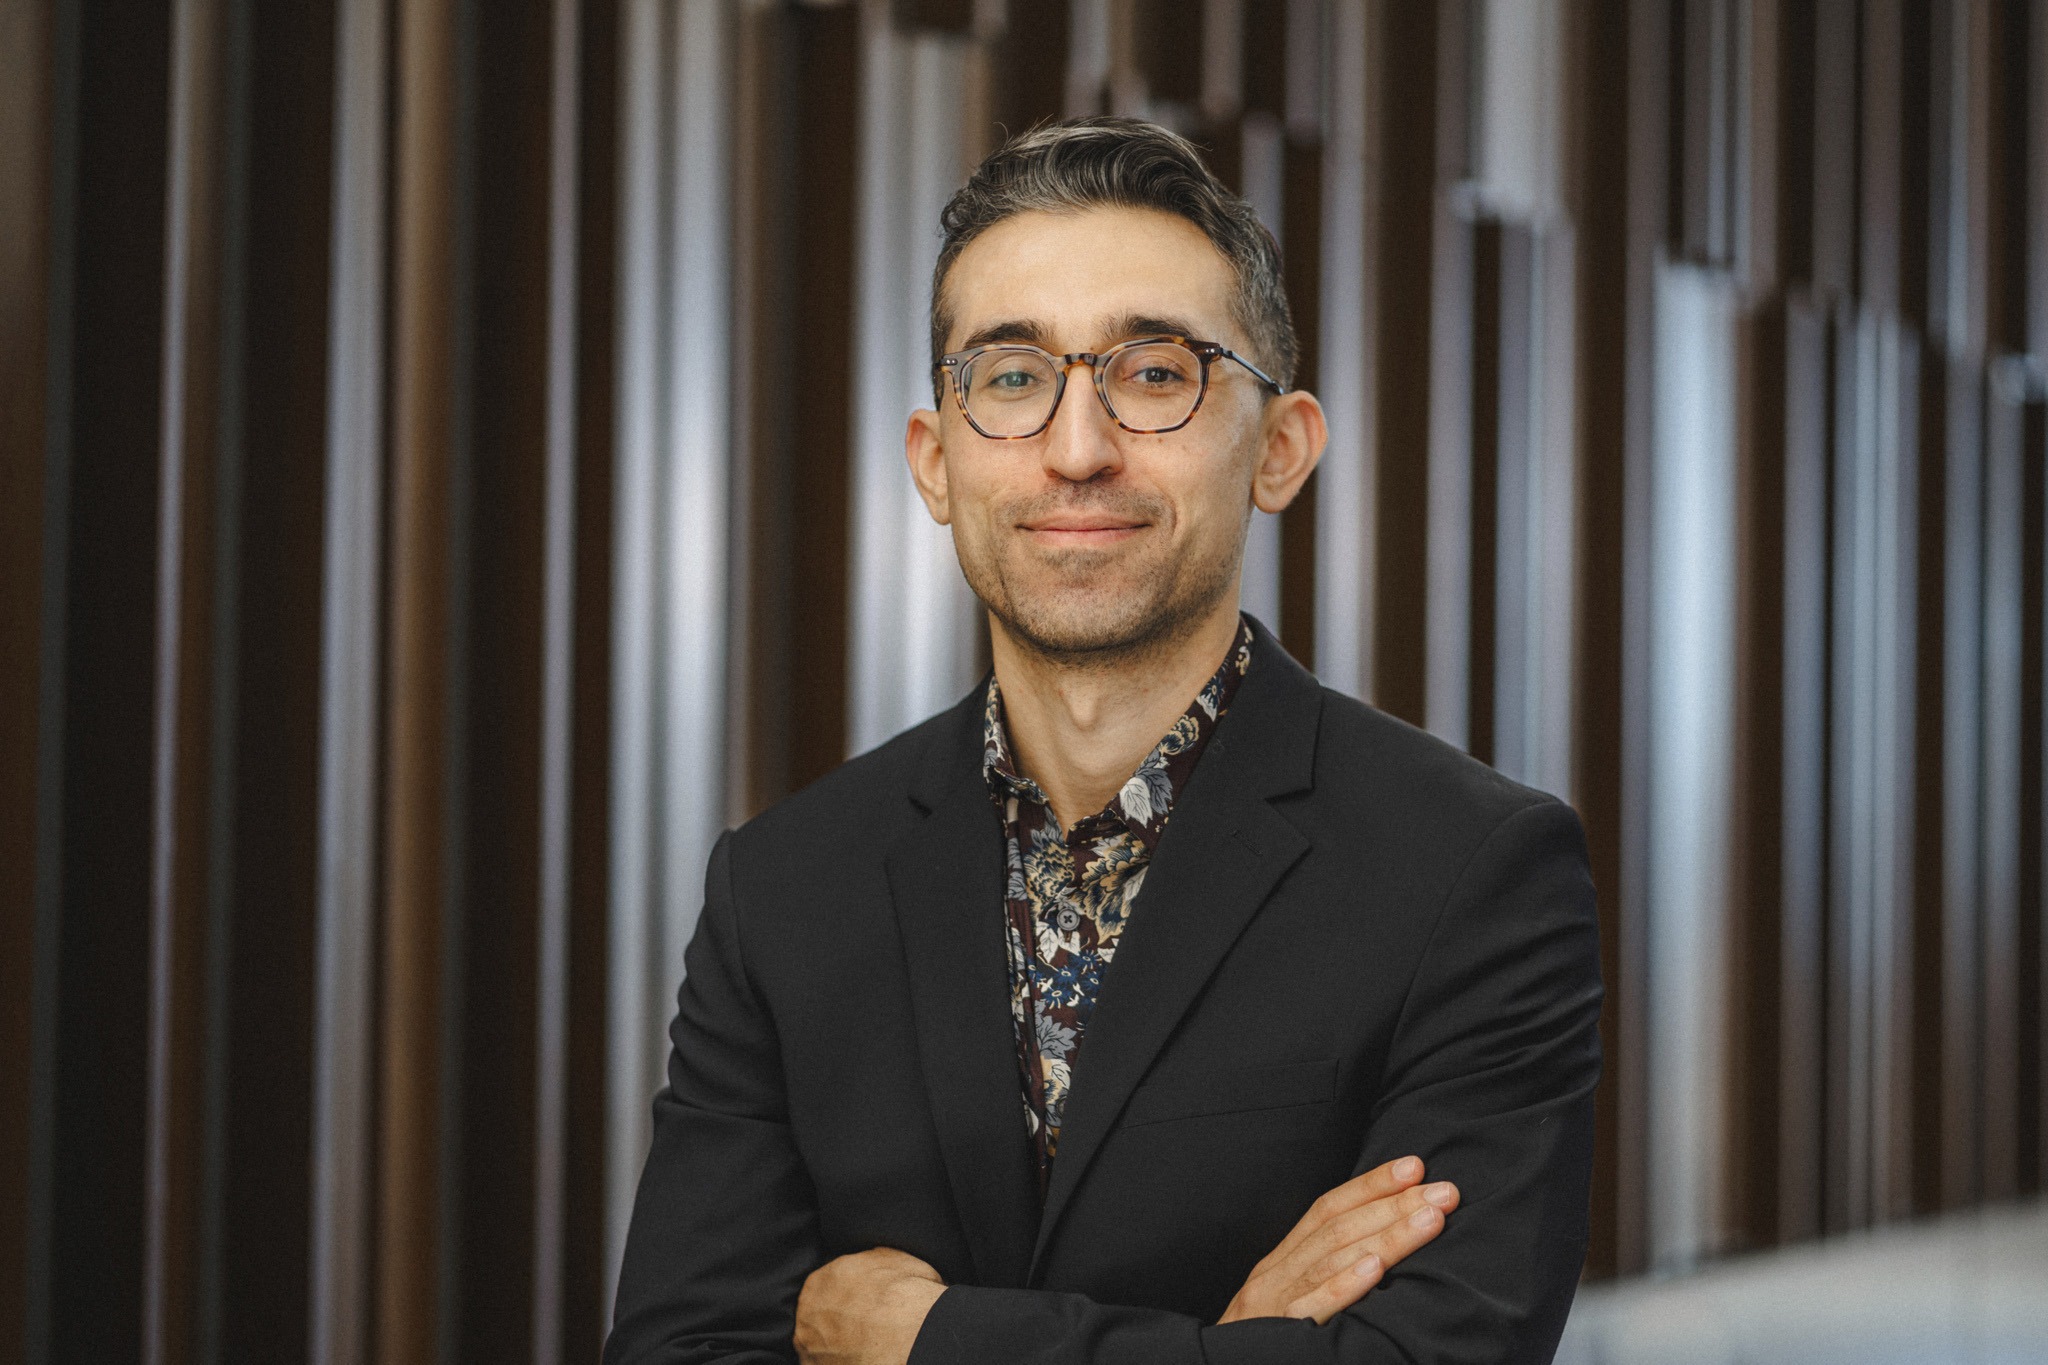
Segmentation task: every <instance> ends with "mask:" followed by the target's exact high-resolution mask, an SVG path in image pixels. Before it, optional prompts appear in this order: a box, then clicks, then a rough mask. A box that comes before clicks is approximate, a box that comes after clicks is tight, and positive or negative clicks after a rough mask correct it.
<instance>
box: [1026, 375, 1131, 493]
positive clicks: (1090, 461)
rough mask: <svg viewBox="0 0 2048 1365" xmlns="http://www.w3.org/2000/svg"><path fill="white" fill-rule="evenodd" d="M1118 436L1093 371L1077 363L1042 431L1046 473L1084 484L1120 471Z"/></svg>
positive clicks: (1117, 429)
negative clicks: (1049, 420)
mask: <svg viewBox="0 0 2048 1365" xmlns="http://www.w3.org/2000/svg"><path fill="white" fill-rule="evenodd" d="M1121 434H1122V432H1121V429H1120V428H1119V427H1118V426H1117V424H1116V423H1115V421H1113V420H1112V419H1111V418H1110V415H1109V413H1108V411H1107V410H1106V409H1105V408H1104V407H1103V406H1102V400H1101V396H1100V395H1099V394H1098V393H1097V392H1096V389H1095V373H1094V371H1093V370H1091V369H1089V367H1088V366H1087V364H1086V363H1084V362H1082V361H1079V360H1077V361H1075V362H1074V363H1073V364H1072V365H1069V366H1068V367H1067V390H1066V393H1065V394H1064V395H1063V396H1062V397H1061V399H1060V406H1059V411H1057V412H1055V413H1053V415H1052V425H1051V426H1050V427H1048V428H1046V431H1045V445H1044V455H1043V459H1044V461H1045V467H1046V470H1047V471H1048V472H1050V473H1053V474H1057V475H1058V476H1059V477H1060V478H1062V479H1065V480H1067V481H1068V482H1070V483H1086V482H1087V481H1088V480H1090V479H1092V478H1094V477H1095V476H1096V475H1098V474H1103V473H1110V472H1114V471H1116V470H1118V469H1121V468H1123V463H1124V455H1123V450H1122V448H1121V447H1120V446H1119V445H1118V444H1117V437H1118V436H1119V435H1121Z"/></svg>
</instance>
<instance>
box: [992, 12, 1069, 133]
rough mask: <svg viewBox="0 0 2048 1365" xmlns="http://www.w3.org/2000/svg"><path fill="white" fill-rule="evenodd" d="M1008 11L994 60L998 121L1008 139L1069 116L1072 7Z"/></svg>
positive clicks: (999, 128) (1000, 130)
mask: <svg viewBox="0 0 2048 1365" xmlns="http://www.w3.org/2000/svg"><path fill="white" fill-rule="evenodd" d="M1009 8H1010V15H1009V21H1008V22H1007V23H1006V24H1005V25H1004V26H1003V31H1002V33H1001V35H1000V36H998V37H997V39H996V41H995V44H994V51H993V53H992V54H991V57H990V66H991V67H992V69H993V70H994V73H995V78H996V79H995V84H996V89H995V95H994V99H993V101H992V103H993V105H994V109H995V119H996V124H997V128H998V131H999V133H1000V134H1001V136H1002V137H1006V138H1007V137H1014V136H1016V135H1017V134H1018V133H1021V132H1023V131H1024V130H1025V129H1027V128H1031V127H1033V126H1035V125H1037V124H1040V123H1043V122H1046V121H1047V120H1049V119H1056V118H1059V117H1060V116H1061V115H1063V114H1064V113H1065V112H1066V105H1067V53H1068V46H1069V43H1070V38H1069V33H1068V27H1069V20H1070V14H1069V6H1067V5H1064V4H1046V5H1039V4H1024V3H1021V2H1020V3H1016V4H1012V5H1011V6H1010V7H1009ZM991 145H995V144H994V143H992V144H991Z"/></svg>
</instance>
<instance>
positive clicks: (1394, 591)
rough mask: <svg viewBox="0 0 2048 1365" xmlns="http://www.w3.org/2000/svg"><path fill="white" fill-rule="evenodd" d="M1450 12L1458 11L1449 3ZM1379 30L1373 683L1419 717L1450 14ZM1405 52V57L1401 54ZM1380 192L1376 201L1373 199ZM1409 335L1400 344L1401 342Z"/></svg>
mask: <svg viewBox="0 0 2048 1365" xmlns="http://www.w3.org/2000/svg"><path fill="white" fill-rule="evenodd" d="M1442 12H1443V13H1446V14H1448V13H1450V12H1451V11H1450V10H1445V11H1442ZM1375 14H1376V19H1377V27H1376V29H1375V31H1374V36H1375V37H1376V38H1377V39H1378V41H1379V44H1380V46H1381V49H1382V50H1383V51H1384V52H1386V53H1387V54H1388V56H1387V58H1386V60H1385V62H1384V63H1383V64H1382V65H1381V66H1380V68H1379V72H1380V76H1381V81H1380V88H1379V89H1378V90H1377V91H1376V92H1375V97H1374V105H1373V112H1372V114H1371V115H1370V116H1369V121H1370V122H1372V123H1376V124H1379V125H1380V132H1379V137H1378V146H1379V151H1380V161H1379V181H1378V184H1377V185H1376V186H1375V192H1376V194H1375V198H1376V206H1377V222H1376V223H1375V225H1374V227H1375V232H1374V238H1375V244H1376V245H1377V247H1378V259H1377V261H1376V262H1375V264H1374V266H1373V271H1374V275H1375V286H1376V287H1375V301H1376V305H1377V315H1376V316H1375V317H1374V319H1373V321H1372V324H1371V325H1372V327H1373V330H1374V331H1375V332H1377V334H1378V335H1379V337H1381V338H1383V340H1382V342H1381V344H1380V345H1379V346H1378V347H1376V349H1375V352H1374V368H1373V370H1372V371H1371V378H1370V382H1371V383H1372V386H1373V394H1372V408H1371V412H1372V421H1373V423H1374V431H1373V439H1372V449H1373V451H1374V453H1375V459H1374V464H1373V467H1372V476H1373V478H1374V481H1375V485H1376V487H1375V492H1374V502H1375V507H1374V530H1373V565H1372V605H1371V610H1370V620H1371V623H1372V631H1373V639H1372V644H1371V658H1372V676H1371V677H1370V678H1366V679H1361V681H1362V682H1363V683H1365V684H1366V685H1367V686H1368V687H1369V689H1370V690H1369V691H1368V693H1367V695H1368V696H1370V697H1371V699H1372V701H1373V703H1374V704H1375V705H1377V706H1379V707H1380V708H1382V709H1383V710H1386V711H1389V712H1392V713H1393V714H1394V715H1397V716H1400V717H1402V718H1403V719H1405V720H1408V721H1410V722H1412V723H1415V724H1421V723H1422V722H1423V721H1424V719H1425V716H1424V712H1425V709H1426V697H1425V674H1424V669H1425V667H1426V664H1427V660H1428V614H1427V603H1428V592H1429V583H1430V577H1429V572H1428V562H1429V561H1428V557H1429V553H1430V550H1429V532H1430V529H1431V522H1430V517H1429V507H1430V478H1429V471H1430V465H1429V455H1428V452H1429V449H1430V441H1431V429H1430V412H1431V407H1430V401H1431V397H1430V396H1431V387H1430V380H1431V369H1432V366H1431V357H1432V354H1433V349H1434V340H1433V339H1434V337H1435V329H1436V327H1437V326H1438V325H1439V324H1440V323H1441V322H1442V319H1439V318H1438V317H1437V316H1436V314H1435V309H1434V301H1435V297H1436V293H1435V279H1436V270H1435V257H1436V234H1437V231H1438V221H1439V216H1440V214H1441V213H1442V211H1443V210H1442V208H1441V205H1440V200H1439V197H1438V194H1437V172H1438V167H1439V164H1440V161H1441V155H1442V153H1441V152H1440V149H1439V146H1438V141H1439V138H1438V120H1439V119H1440V118H1441V117H1442V110H1443V105H1444V103H1445V101H1444V98H1443V96H1442V94H1441V92H1440V91H1439V89H1438V82H1439V79H1440V74H1441V69H1442V67H1443V66H1444V58H1443V55H1442V53H1441V52H1440V50H1439V43H1438V25H1439V11H1438V9H1437V8H1436V7H1433V6H1428V5H1402V4H1388V5H1383V6H1381V7H1379V8H1378V9H1377V10H1376V12H1375ZM1394 54H1399V56H1398V57H1396V56H1395V55H1394ZM1373 202H1374V198H1369V199H1368V203H1373ZM1395 338H1398V339H1399V344H1391V343H1392V342H1393V339H1395Z"/></svg>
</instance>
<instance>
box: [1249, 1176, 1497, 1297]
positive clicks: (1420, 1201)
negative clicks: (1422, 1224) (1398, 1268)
mask: <svg viewBox="0 0 2048 1365" xmlns="http://www.w3.org/2000/svg"><path fill="white" fill-rule="evenodd" d="M1457 1206H1458V1187H1457V1186H1456V1185H1453V1184H1451V1183H1450V1182H1449V1181H1448V1180H1438V1181H1433V1182H1431V1183H1430V1184H1428V1185H1417V1186H1412V1187H1410V1188H1408V1189H1405V1190H1403V1191H1401V1192H1400V1193H1399V1194H1396V1195H1390V1196H1388V1197H1387V1198H1385V1199H1375V1200H1374V1201H1373V1202H1372V1203H1370V1204H1367V1205H1365V1206H1364V1207H1363V1208H1357V1209H1353V1210H1351V1211H1350V1212H1349V1213H1345V1214H1342V1215H1339V1216H1338V1217H1336V1218H1333V1219H1331V1220H1330V1221H1329V1222H1328V1223H1326V1224H1324V1225H1323V1227H1322V1228H1320V1229H1318V1230H1317V1231H1316V1232H1315V1233H1313V1234H1311V1235H1309V1236H1308V1237H1305V1238H1303V1239H1302V1242H1301V1244H1300V1246H1299V1247H1298V1248H1296V1249H1295V1254H1294V1255H1292V1256H1291V1257H1290V1258H1289V1259H1290V1261H1292V1262H1293V1263H1294V1264H1296V1265H1299V1266H1301V1267H1302V1269H1301V1270H1300V1272H1299V1273H1300V1274H1301V1275H1302V1278H1303V1279H1304V1280H1306V1281H1307V1282H1309V1283H1312V1284H1319V1283H1321V1282H1322V1281H1323V1280H1325V1279H1327V1278H1328V1277H1329V1276H1331V1275H1334V1274H1336V1273H1337V1270H1338V1269H1339V1262H1340V1261H1342V1263H1343V1264H1345V1265H1348V1264H1350V1262H1349V1261H1344V1260H1343V1258H1344V1257H1347V1256H1349V1257H1351V1258H1352V1259H1354V1260H1355V1259H1356V1258H1357V1253H1356V1252H1355V1251H1354V1250H1353V1248H1354V1247H1355V1246H1357V1245H1358V1244H1359V1243H1360V1242H1363V1241H1364V1240H1365V1239H1367V1238H1368V1237H1371V1236H1373V1235H1374V1234H1376V1233H1380V1232H1384V1231H1385V1230H1386V1229H1388V1228H1390V1227H1393V1226H1394V1225H1395V1224H1397V1223H1399V1222H1400V1221H1401V1220H1402V1219H1404V1218H1412V1217H1413V1216H1414V1215H1415V1214H1416V1213H1417V1212H1418V1211H1420V1210H1422V1209H1427V1208H1434V1209H1436V1210H1437V1211H1438V1212H1440V1213H1445V1214H1448V1213H1449V1212H1450V1211H1451V1210H1452V1209H1455V1208H1456V1207H1457ZM1388 1264H1389V1265H1392V1264H1393V1263H1392V1262H1391V1261H1390V1262H1388Z"/></svg>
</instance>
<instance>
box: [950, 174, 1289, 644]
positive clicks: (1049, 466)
mask: <svg viewBox="0 0 2048 1365" xmlns="http://www.w3.org/2000/svg"><path fill="white" fill-rule="evenodd" d="M1236 287H1237V282H1236V279H1235V276H1234V275H1233V273H1232V271H1231V268H1230V265H1229V263H1228V262H1227V261H1226V260H1225V259H1224V257H1223V255H1222V253H1220V252H1219V251H1217V250H1216V248H1215V247H1214V246H1213V245H1212V244H1211V243H1210V241H1209V239H1208V238H1207V237H1205V236H1204V235H1203V234H1202V232H1201V230H1200V229H1199V228H1197V227H1195V226H1194V225H1193V224H1192V223H1189V222H1188V221H1186V220H1185V219H1182V218H1179V217H1177V216H1174V215H1172V214H1167V213H1161V212H1157V211H1154V210H1147V209H1119V208H1105V209H1089V210H1084V211H1081V212H1075V213H1027V214H1021V215H1019V216H1017V217H1015V218H1010V219H1006V220H1005V221H1003V222H1002V223H999V224H997V225H996V226H995V227H993V228H990V229H989V230H988V231H987V232H985V233H983V234H982V235H981V236H979V237H977V238H976V239H975V240H974V241H973V242H971V243H969V244H968V246H967V248H966V250H964V251H963V252H961V254H960V256H959V258H958V260H957V261H956V262H955V263H954V266H953V269H952V271H951V273H950V274H949V276H948V277H947V281H946V292H947V298H948V302H949V303H950V305H951V310H952V329H951V332H950V334H949V335H948V338H947V341H946V349H947V350H948V351H956V350H964V349H966V348H968V347H972V346H979V345H983V344H987V343H990V342H1005V341H1022V342H1029V343H1031V344H1032V345H1035V346H1038V347H1041V348H1042V349H1044V350H1046V351H1050V352H1051V353H1052V354H1054V355H1055V356H1059V355H1065V354H1068V353H1071V352H1076V351H1088V352H1095V353H1100V352H1102V351H1105V350H1107V349H1109V348H1110V347H1111V346H1113V345H1115V344H1116V343H1117V342H1119V341H1125V340H1128V339H1130V338H1132V337H1140V336H1154V335H1158V334H1160V333H1179V334H1181V335H1185V336H1191V337H1196V338H1199V339H1201V340H1204V341H1217V342H1221V343H1222V344H1224V345H1226V346H1228V347H1230V348H1231V349H1232V350H1234V351H1237V352H1238V353H1239V354H1242V355H1245V356H1246V357H1247V358H1248V359H1251V360H1252V361H1253V362H1254V363H1257V362H1258V360H1259V359H1260V357H1257V356H1254V355H1252V354H1251V352H1250V351H1249V349H1248V347H1247V342H1246V338H1245V337H1244V335H1243V334H1242V332H1241V331H1240V330H1239V328H1238V327H1237V325H1236V324H1235V323H1234V322H1233V321H1232V319H1231V308H1230V305H1231V301H1232V298H1233V296H1234V294H1235V291H1236ZM1265 392H1266V391H1265V390H1264V389H1263V388H1262V387H1261V386H1260V385H1259V383H1258V381H1257V380H1256V379H1254V378H1253V377H1252V376H1251V374H1250V373H1249V372H1247V371H1246V370H1245V369H1244V368H1243V367H1241V366H1239V365H1236V364H1234V363H1232V362H1230V361H1228V360H1218V361H1217V362H1216V363H1215V364H1214V365H1213V366H1212V367H1211V370H1210V375H1209V389H1208V394H1207V397H1206V398H1204V399H1203V401H1202V405H1201V408H1200V410H1199V411H1198V412H1196V414H1195V417H1194V420H1193V421H1191V422H1189V423H1188V424H1187V425H1186V426H1184V427H1182V428H1181V429H1180V430H1178V431H1171V432H1166V433H1163V434H1158V435H1138V434H1134V433H1132V432H1128V431H1125V430H1123V429H1122V428H1121V427H1119V426H1118V425H1117V424H1116V422H1115V421H1114V420H1112V419H1111V417H1110V415H1109V414H1108V413H1107V412H1105V411H1104V410H1103V407H1102V404H1101V403H1100V402H1099V401H1098V400H1097V398H1096V393H1095V388H1094V385H1093V382H1092V376H1090V374H1089V373H1088V370H1087V368H1086V367H1085V366H1079V365H1077V366H1075V367H1074V368H1073V369H1072V370H1070V371H1069V372H1068V375H1067V386H1066V394H1065V397H1064V398H1062V399H1061V401H1060V405H1059V409H1058V411H1057V412H1056V413H1055V414H1054V416H1053V420H1052V425H1051V426H1050V427H1048V428H1047V429H1046V430H1045V431H1043V432H1041V433H1040V434H1038V435H1037V436H1033V437H1029V438H1026V439H1022V440H1008V441H1003V440H992V439H989V438H987V437H984V436H982V435H980V434H979V433H977V432H976V431H975V430H974V428H973V427H971V426H970V425H969V424H968V422H967V420H966V418H965V417H964V416H963V415H962V414H961V412H960V409H959V406H958V404H957V403H956V402H955V401H954V398H953V394H952V391H951V389H950V387H949V388H948V390H947V392H946V394H945V396H944V399H943V401H942V402H941V404H940V407H939V410H938V412H937V413H936V414H932V413H920V414H918V416H917V417H916V418H913V419H912V422H913V424H912V433H911V435H912V440H911V450H912V453H911V462H912V468H913V472H915V473H916V474H917V477H918V483H919V488H920V491H921V492H922V493H923V494H924V496H925V500H926V503H927V505H928V506H930V508H931V511H932V514H933V516H935V517H937V518H938V520H939V521H941V522H943V523H947V524H950V525H951V526H952V528H953V544H954V547H955V549H956V550H957V552H958V554H959V556H960V565H961V568H962V569H963V570H965V572H966V575H967V581H968V583H969V584H970V585H971V586H972V587H973V589H974V591H975V593H976V594H977V595H978V596H980V598H981V599H982V601H983V602H985V603H987V605H988V607H989V609H990V610H991V611H992V612H993V613H994V614H995V615H996V617H997V618H998V619H999V620H1000V621H1001V623H1002V625H1003V626H1004V627H1005V628H1007V630H1008V631H1009V633H1010V634H1011V635H1012V636H1013V637H1014V638H1016V639H1017V640H1018V642H1019V643H1021V644H1024V645H1027V646H1029V647H1031V648H1033V649H1035V650H1037V651H1039V652H1041V653H1044V654H1048V655H1051V656H1054V657H1059V658H1063V659H1066V660H1069V661H1072V662H1082V661H1085V660H1087V659H1090V658H1097V659H1102V660H1104V661H1108V660H1110V659H1114V658H1119V657H1126V656H1129V655H1131V654H1133V653H1137V652H1142V651H1144V650H1146V649H1147V648H1148V647H1150V646H1156V645H1162V644H1166V643H1169V642H1171V641H1174V640H1176V639H1178V638H1180V637H1182V636H1183V635H1184V634H1186V633H1187V632H1188V631H1190V630H1192V629H1193V628H1194V627H1195V626H1196V625H1198V624H1199V623H1200V622H1202V621H1204V620H1206V619H1207V618H1208V617H1209V616H1210V615H1211V614H1213V613H1215V612H1218V611H1222V610H1226V609H1231V608H1234V606H1235V603H1236V592H1237V578H1238V568H1239V564H1240V561H1241V559H1242V556H1243V549H1244V537H1245V529H1246V525H1247V522H1248V521H1249V519H1250V516H1251V510H1252V483H1253V475H1254V470H1255V468H1256V467H1257V466H1258V464H1259V460H1260V452H1261V446H1262V439H1261V438H1262V426H1263V419H1264V416H1265V414H1264V409H1265V406H1266V404H1265V403H1264V401H1263V394H1264V393H1265ZM920 423H922V424H924V426H925V427H926V428H927V429H928V430H929V429H931V428H932V427H933V424H934V423H935V427H936V435H937V440H936V442H935V443H931V442H928V443H926V445H925V447H924V448H925V450H926V454H925V456H924V458H923V459H922V460H921V459H920V455H919V450H920V444H919V437H918V431H919V424H920ZM933 447H935V448H933ZM1305 473H1306V471H1304V476H1305ZM1290 495H1291V494H1290Z"/></svg>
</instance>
